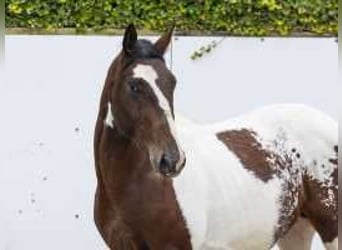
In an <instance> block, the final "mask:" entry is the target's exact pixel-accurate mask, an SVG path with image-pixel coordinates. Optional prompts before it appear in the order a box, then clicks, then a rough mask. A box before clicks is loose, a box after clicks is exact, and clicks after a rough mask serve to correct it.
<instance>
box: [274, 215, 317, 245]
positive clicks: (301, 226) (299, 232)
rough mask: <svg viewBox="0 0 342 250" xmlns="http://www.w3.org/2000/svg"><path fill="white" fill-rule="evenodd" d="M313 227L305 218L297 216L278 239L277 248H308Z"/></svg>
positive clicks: (313, 230)
mask: <svg viewBox="0 0 342 250" xmlns="http://www.w3.org/2000/svg"><path fill="white" fill-rule="evenodd" d="M314 234H315V229H314V228H313V227H312V225H311V224H310V222H309V221H308V220H307V219H304V218H299V219H298V220H297V222H296V223H295V224H294V225H293V226H292V227H291V229H290V230H289V231H288V232H287V233H286V235H284V237H282V238H281V239H279V240H278V242H277V245H278V248H279V250H310V249H311V243H312V238H313V236H314Z"/></svg>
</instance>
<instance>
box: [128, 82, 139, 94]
mask: <svg viewBox="0 0 342 250" xmlns="http://www.w3.org/2000/svg"><path fill="white" fill-rule="evenodd" d="M129 88H130V91H131V92H133V93H138V92H139V87H138V82H137V81H130V82H129Z"/></svg>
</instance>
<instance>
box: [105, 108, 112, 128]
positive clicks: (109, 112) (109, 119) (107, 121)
mask: <svg viewBox="0 0 342 250" xmlns="http://www.w3.org/2000/svg"><path fill="white" fill-rule="evenodd" d="M104 123H105V124H106V126H108V127H111V128H114V116H113V113H112V104H111V103H110V102H108V103H107V114H106V118H105V120H104Z"/></svg>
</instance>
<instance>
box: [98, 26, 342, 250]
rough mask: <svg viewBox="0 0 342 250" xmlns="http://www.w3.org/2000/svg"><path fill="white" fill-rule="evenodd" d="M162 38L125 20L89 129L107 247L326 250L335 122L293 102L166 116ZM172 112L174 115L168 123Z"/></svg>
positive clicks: (168, 78) (332, 244)
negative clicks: (213, 117)
mask: <svg viewBox="0 0 342 250" xmlns="http://www.w3.org/2000/svg"><path fill="white" fill-rule="evenodd" d="M171 37H172V30H170V31H169V32H166V33H165V34H164V35H163V36H161V37H160V38H159V39H158V40H157V41H156V42H155V43H152V42H150V41H148V40H144V39H137V32H136V29H135V27H134V26H133V25H129V26H128V28H127V29H126V31H125V35H124V39H123V49H122V51H121V53H120V54H119V55H118V56H117V57H116V59H115V60H114V61H113V63H112V65H111V66H110V69H109V71H108V75H107V78H106V82H105V86H104V89H103V92H102V96H101V101H100V108H99V114H98V118H97V123H96V128H95V139H94V146H95V165H96V174H97V180H98V183H97V190H96V196H95V223H96V226H97V228H98V230H99V232H100V234H101V236H102V237H103V239H104V241H105V242H106V244H107V245H108V246H109V247H110V249H112V250H114V249H118V250H120V249H153V250H189V249H195V250H199V249H209V250H214V249H221V250H222V249H243V250H249V249H253V250H255V249H270V248H272V247H273V246H274V245H275V244H277V245H278V247H279V248H280V249H288V250H296V249H298V250H299V249H300V250H308V249H310V245H311V240H312V236H313V234H314V233H315V232H318V234H319V235H320V237H321V239H322V241H323V243H324V245H325V247H326V249H333V250H337V245H338V238H337V236H338V226H337V221H338V218H337V212H338V207H337V196H338V195H337V193H338V164H337V154H338V144H337V143H338V142H337V123H336V122H335V121H333V120H332V119H331V118H329V117H327V116H326V115H324V114H322V113H320V112H319V111H317V110H314V109H312V108H309V107H306V106H303V105H275V106H268V107H265V108H262V109H259V110H256V111H254V112H251V113H249V114H246V115H243V116H241V117H238V118H235V119H232V120H229V121H226V122H222V123H219V124H214V125H197V124H194V123H192V122H190V121H187V120H185V119H182V118H180V117H178V116H176V115H175V112H174V108H173V92H174V89H175V86H176V78H175V76H174V75H173V74H172V72H170V70H169V69H168V68H167V66H166V64H165V61H164V59H163V55H164V53H165V51H166V49H167V47H168V44H169V42H170V39H171ZM176 121H177V122H176Z"/></svg>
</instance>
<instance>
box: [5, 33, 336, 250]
mask: <svg viewBox="0 0 342 250" xmlns="http://www.w3.org/2000/svg"><path fill="white" fill-rule="evenodd" d="M151 39H153V38H151ZM219 39H220V38H217V37H216V38H215V37H178V39H177V40H175V41H174V43H173V56H174V58H173V71H174V73H175V75H176V76H177V79H178V85H177V90H176V99H175V106H176V110H177V111H179V112H180V113H182V114H183V115H185V116H188V117H189V118H191V119H193V120H197V121H201V122H211V121H218V120H222V119H227V118H229V117H232V116H234V115H237V114H240V113H241V112H246V111H248V110H250V109H253V108H255V107H258V106H261V105H265V104H270V103H279V102H299V103H306V104H309V105H312V106H314V107H316V108H319V109H321V110H323V111H325V112H327V113H328V114H330V115H331V116H333V117H335V118H336V119H337V89H338V85H337V49H338V46H337V43H336V42H335V41H334V39H333V38H319V39H317V38H316V39H313V38H311V39H310V38H307V39H300V38H292V39H276V38H266V39H265V40H264V41H261V40H260V39H256V38H227V39H225V40H224V41H223V42H222V43H221V44H220V45H219V47H218V48H217V49H215V50H214V51H213V52H212V53H211V54H210V55H208V56H205V57H203V58H202V59H200V60H198V61H195V62H193V61H191V60H190V55H191V53H192V52H193V51H194V50H195V49H197V48H199V47H200V46H202V45H205V44H207V43H209V42H211V41H212V40H219ZM120 45H121V38H119V37H84V36H7V37H6V65H5V66H6V80H5V81H3V82H1V83H0V115H1V123H0V250H24V249H25V250H46V249H49V250H57V249H58V250H60V249H65V250H69V249H70V250H76V249H82V250H94V249H103V243H102V241H101V239H100V237H99V235H98V233H97V231H96V229H95V227H94V223H93V219H92V218H93V215H92V206H93V195H94V187H95V172H94V166H93V156H92V137H93V128H94V123H95V118H96V114H97V104H98V100H99V95H100V91H101V89H102V86H103V82H104V78H105V75H106V71H107V68H108V65H109V64H110V62H111V60H112V59H113V57H114V56H115V55H116V53H117V52H118V50H119V49H120ZM169 55H170V54H168V55H167V62H169V61H170V58H169ZM314 249H320V248H319V244H315V247H314Z"/></svg>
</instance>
